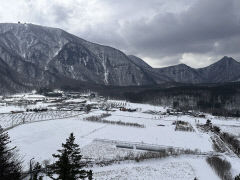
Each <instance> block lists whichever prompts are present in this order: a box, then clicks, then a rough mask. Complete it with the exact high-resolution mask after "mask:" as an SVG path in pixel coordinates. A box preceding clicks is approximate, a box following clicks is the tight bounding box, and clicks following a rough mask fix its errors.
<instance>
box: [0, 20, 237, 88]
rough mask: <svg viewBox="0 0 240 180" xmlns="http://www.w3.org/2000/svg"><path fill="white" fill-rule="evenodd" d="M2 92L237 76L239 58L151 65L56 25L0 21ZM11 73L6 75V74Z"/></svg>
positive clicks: (207, 80) (193, 81)
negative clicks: (204, 63) (194, 65)
mask: <svg viewBox="0 0 240 180" xmlns="http://www.w3.org/2000/svg"><path fill="white" fill-rule="evenodd" d="M0 62H2V63H0V74H2V79H3V80H2V81H1V82H0V85H1V87H2V88H0V91H1V92H7V91H8V89H10V90H11V91H14V90H15V91H22V90H23V89H33V88H41V87H48V86H52V87H55V86H56V87H59V86H60V87H61V86H64V85H66V84H67V85H69V84H71V83H72V84H74V85H79V86H81V84H85V85H86V84H89V85H90V84H99V85H104V86H146V85H147V86H151V85H152V86H154V85H158V84H163V83H175V82H177V83H190V84H197V83H215V82H217V83H221V82H235V81H239V80H240V63H239V62H237V61H235V60H234V59H232V58H229V57H224V58H222V59H221V60H220V61H218V62H216V63H214V64H212V65H210V66H207V67H205V68H199V69H194V68H191V67H189V66H187V65H185V64H179V65H175V66H169V67H165V68H153V67H151V66H150V65H148V64H147V63H146V62H145V61H144V60H142V59H141V58H139V57H136V56H134V55H126V54H125V53H123V52H122V51H120V50H118V49H115V48H112V47H110V46H105V45H99V44H96V43H92V42H89V41H87V40H84V39H82V38H79V37H77V36H75V35H72V34H70V33H68V32H66V31H64V30H61V29H59V28H50V27H45V26H39V25H34V24H13V23H0ZM4 69H6V70H7V71H9V72H11V73H9V77H7V76H8V75H7V74H6V71H4Z"/></svg>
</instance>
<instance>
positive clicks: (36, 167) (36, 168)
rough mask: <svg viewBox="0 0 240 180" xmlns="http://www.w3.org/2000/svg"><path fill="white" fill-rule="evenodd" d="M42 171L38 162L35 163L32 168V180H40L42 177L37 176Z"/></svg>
mask: <svg viewBox="0 0 240 180" xmlns="http://www.w3.org/2000/svg"><path fill="white" fill-rule="evenodd" d="M41 170H42V166H41V164H40V163H39V162H37V163H36V164H35V165H34V167H33V170H32V171H33V180H39V179H41V178H42V176H39V174H40V173H41Z"/></svg>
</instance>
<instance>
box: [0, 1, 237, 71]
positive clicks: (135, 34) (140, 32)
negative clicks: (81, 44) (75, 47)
mask: <svg viewBox="0 0 240 180" xmlns="http://www.w3.org/2000/svg"><path fill="white" fill-rule="evenodd" d="M239 8H240V2H239V0H211V1H209V0H182V1H181V2H179V1H178V0H171V1H166V0H148V1H145V0H121V1H115V0H91V1H86V0H51V1H49V0H21V1H17V0H8V1H4V2H1V6H0V21H1V22H17V21H21V22H29V23H36V24H41V25H46V26H54V27H59V28H62V29H64V30H67V31H69V32H71V33H73V34H76V35H78V36H80V37H82V38H84V39H87V40H89V41H93V42H97V43H100V44H106V45H110V46H114V47H116V48H119V49H121V50H123V51H124V52H126V53H127V54H135V55H138V56H140V57H142V58H144V59H145V60H146V61H148V62H149V63H150V64H151V65H153V66H156V67H157V66H158V67H159V66H166V65H172V64H177V63H186V64H188V65H190V66H193V67H203V66H206V65H208V64H210V63H212V62H214V61H216V60H218V59H219V58H220V57H221V56H224V55H228V56H233V57H234V58H239V57H240V51H239V49H240V48H239V47H240V11H239Z"/></svg>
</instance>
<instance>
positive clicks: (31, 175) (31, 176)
mask: <svg viewBox="0 0 240 180" xmlns="http://www.w3.org/2000/svg"><path fill="white" fill-rule="evenodd" d="M33 159H34V158H32V159H31V160H30V180H33V173H32V160H33Z"/></svg>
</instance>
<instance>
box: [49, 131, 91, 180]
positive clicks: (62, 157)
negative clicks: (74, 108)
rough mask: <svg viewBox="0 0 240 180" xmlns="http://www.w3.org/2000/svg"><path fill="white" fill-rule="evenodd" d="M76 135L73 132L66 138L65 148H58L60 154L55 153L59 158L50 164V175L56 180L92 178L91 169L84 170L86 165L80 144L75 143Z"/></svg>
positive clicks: (63, 145)
mask: <svg viewBox="0 0 240 180" xmlns="http://www.w3.org/2000/svg"><path fill="white" fill-rule="evenodd" d="M74 141H75V137H74V135H73V133H71V134H70V136H69V138H68V139H66V143H65V144H62V147H63V149H61V150H58V152H59V154H53V157H54V158H57V160H56V162H55V163H54V164H52V165H50V166H49V174H48V175H49V177H50V178H52V179H54V180H77V179H84V178H87V177H88V178H89V179H91V176H92V173H91V171H86V170H83V169H82V168H83V167H85V166H86V164H85V163H84V162H82V161H81V160H82V155H81V153H80V148H79V145H78V144H75V143H74Z"/></svg>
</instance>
